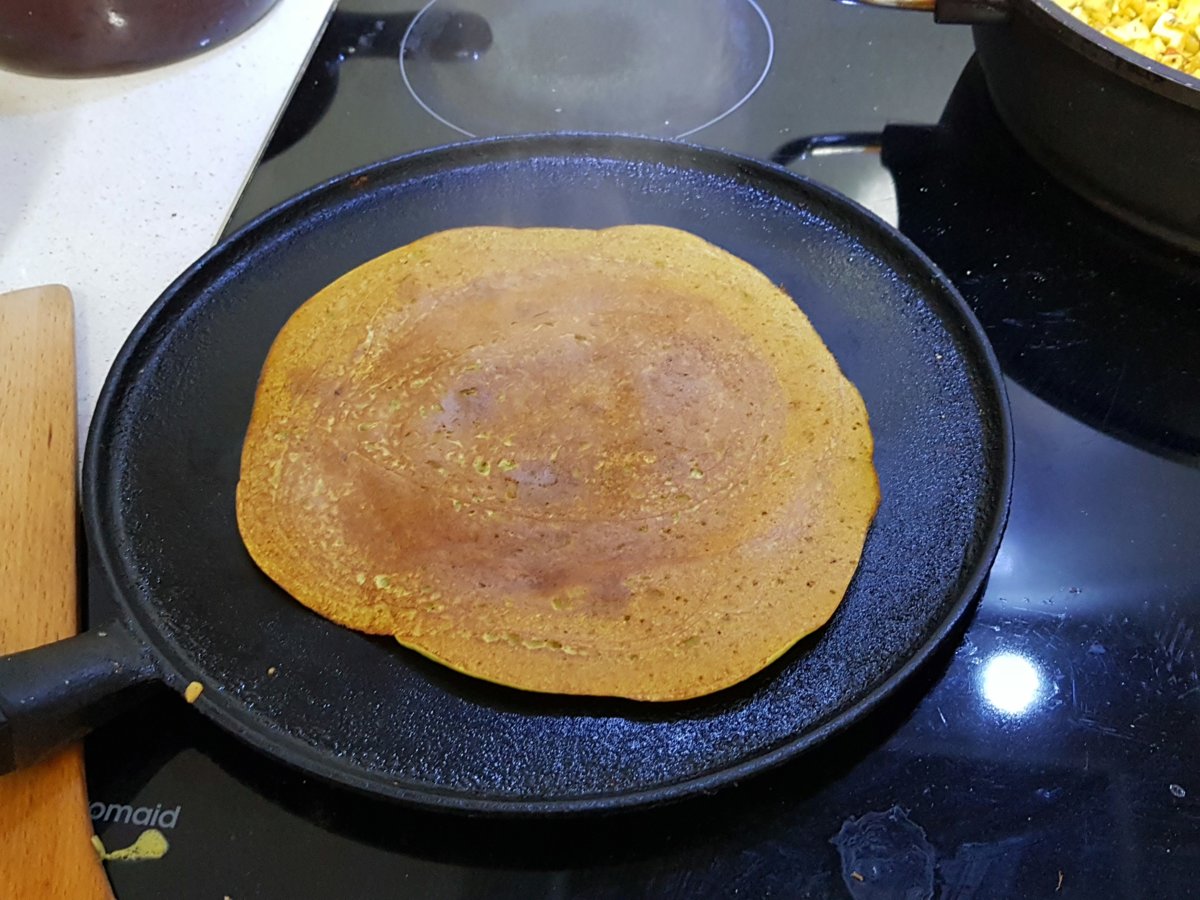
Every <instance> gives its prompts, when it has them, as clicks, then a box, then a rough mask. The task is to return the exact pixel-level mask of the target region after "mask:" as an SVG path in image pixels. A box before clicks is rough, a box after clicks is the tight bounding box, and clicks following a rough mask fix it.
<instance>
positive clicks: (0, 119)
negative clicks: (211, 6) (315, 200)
mask: <svg viewBox="0 0 1200 900" xmlns="http://www.w3.org/2000/svg"><path fill="white" fill-rule="evenodd" d="M331 5H332V0H283V2H281V3H280V4H279V5H278V6H277V7H276V8H275V9H273V10H272V11H271V12H270V13H268V14H267V16H265V17H264V18H263V20H262V21H260V22H259V23H258V24H257V25H255V26H254V27H253V28H251V29H250V30H249V31H247V32H246V33H245V34H243V35H241V36H240V37H238V38H236V39H234V40H233V41H230V42H229V43H227V44H224V45H222V46H220V47H216V48H214V49H212V50H210V51H208V52H207V53H204V54H202V55H200V56H198V57H195V58H193V59H189V60H185V61H183V62H180V63H176V64H174V65H170V66H165V67H162V68H158V69H152V70H149V71H146V72H139V73H136V74H132V75H122V76H116V77H108V78H91V79H73V80H60V79H50V78H34V77H28V76H24V75H17V74H14V73H11V72H5V71H0V292H3V291H8V290H16V289H19V288H23V287H32V286H34V285H38V284H45V283H50V282H57V283H61V284H65V285H67V287H69V288H70V289H71V291H72V293H73V294H74V296H75V306H76V311H75V315H76V351H77V358H78V370H79V374H78V381H79V424H80V435H81V436H82V435H83V434H85V433H86V428H87V424H88V422H89V421H90V419H91V412H92V408H93V406H94V404H95V401H96V396H97V394H98V393H99V390H100V386H101V384H102V383H103V381H104V377H105V375H106V374H107V372H108V368H109V365H110V364H111V363H112V360H113V357H114V356H115V355H116V353H117V351H118V350H119V349H120V346H121V344H122V342H123V341H124V340H125V337H126V335H127V334H128V333H129V331H130V330H131V329H132V328H133V326H134V324H135V323H136V322H137V320H138V319H139V318H140V317H141V315H142V313H143V312H145V310H146V308H147V307H148V306H149V305H150V304H151V303H152V302H153V301H154V299H155V298H156V297H157V296H158V294H159V293H160V292H161V291H162V290H163V288H165V287H166V286H167V285H168V284H170V283H171V281H172V280H173V279H174V278H175V277H176V276H177V275H178V274H179V273H180V272H182V271H183V270H184V269H185V268H186V267H187V266H188V265H189V264H190V263H191V262H192V261H193V260H195V259H196V258H197V257H199V256H200V255H201V254H203V253H204V251H205V250H207V249H208V248H209V247H210V246H211V245H212V243H213V242H214V240H215V239H216V237H217V235H218V234H219V232H220V231H221V229H222V227H223V226H224V224H225V221H226V219H227V217H228V215H229V211H230V209H231V208H232V207H233V204H234V201H235V200H236V198H237V196H238V194H239V192H240V190H241V188H242V185H243V184H244V182H245V179H246V177H247V175H248V174H249V172H250V170H251V168H252V167H253V165H254V162H255V160H256V159H257V157H258V155H259V153H260V151H261V149H262V147H263V145H264V143H265V141H266V139H267V137H268V136H269V134H270V131H271V127H272V125H273V124H274V122H275V119H276V117H277V115H278V114H279V110H280V109H281V108H282V106H283V103H284V101H285V100H286V99H287V96H288V94H289V91H290V89H291V87H292V84H293V82H294V80H295V78H296V75H297V73H298V72H299V71H300V69H301V68H302V66H303V64H304V62H305V60H306V58H307V56H308V54H309V52H310V50H311V48H312V45H313V43H314V41H315V39H316V37H317V35H318V33H319V31H320V29H321V26H322V23H323V22H324V20H325V18H326V16H327V15H328V13H329V10H330V7H331Z"/></svg>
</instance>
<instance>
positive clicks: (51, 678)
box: [0, 622, 158, 775]
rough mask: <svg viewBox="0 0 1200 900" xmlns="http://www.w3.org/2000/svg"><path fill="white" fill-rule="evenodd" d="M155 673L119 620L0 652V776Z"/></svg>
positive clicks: (72, 734)
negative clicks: (38, 644)
mask: <svg viewBox="0 0 1200 900" xmlns="http://www.w3.org/2000/svg"><path fill="white" fill-rule="evenodd" d="M157 674H158V672H157V669H156V668H155V666H154V663H153V662H152V661H151V660H150V658H149V655H148V654H147V652H146V648H145V647H144V646H143V645H142V644H141V642H140V641H138V639H137V638H135V637H134V636H133V635H132V634H131V633H130V632H129V629H128V628H127V627H126V626H125V625H124V624H122V623H120V622H111V623H109V624H108V625H105V626H102V627H100V628H94V629H91V630H89V631H85V632H84V633H83V634H78V635H75V636H74V637H69V638H66V639H64V640H61V641H56V642H54V643H53V644H47V645H46V646H44V647H35V648H33V649H32V650H23V651H21V652H20V653H11V654H9V655H8V656H0V775H4V774H6V773H8V772H12V771H14V770H16V769H22V768H24V767H25V766H29V765H32V764H33V763H35V762H37V761H38V760H39V759H41V758H42V757H44V756H46V755H47V754H49V753H50V752H51V751H52V750H57V749H58V748H59V747H61V746H63V745H64V744H68V743H70V742H71V741H75V740H78V739H79V738H81V737H83V736H84V735H85V734H87V733H88V732H89V731H91V730H92V729H93V728H95V727H96V726H98V725H101V724H103V723H104V722H105V721H107V720H108V719H109V718H111V717H112V716H114V715H116V713H118V712H119V711H121V710H122V709H123V708H124V707H125V706H126V701H128V700H129V699H131V695H133V694H134V693H135V692H134V691H133V690H132V689H133V688H135V687H137V686H138V685H142V684H145V683H146V682H149V681H151V680H153V679H155V678H156V677H157Z"/></svg>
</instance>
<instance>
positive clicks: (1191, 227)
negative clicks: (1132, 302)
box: [855, 0, 1200, 251]
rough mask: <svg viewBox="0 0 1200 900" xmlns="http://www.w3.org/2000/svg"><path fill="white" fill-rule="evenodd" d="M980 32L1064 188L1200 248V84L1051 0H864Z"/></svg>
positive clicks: (1006, 103) (992, 78)
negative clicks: (922, 12)
mask: <svg viewBox="0 0 1200 900" xmlns="http://www.w3.org/2000/svg"><path fill="white" fill-rule="evenodd" d="M855 2H860V3H864V4H866V5H871V6H887V7H892V8H901V9H917V10H925V11H932V12H933V13H934V17H935V18H936V19H937V20H938V21H939V22H948V23H962V24H971V25H974V28H973V33H974V38H975V47H976V50H977V51H978V55H979V61H980V64H981V66H982V67H983V72H984V77H985V78H986V80H987V85H988V91H989V93H990V94H991V96H992V101H993V103H994V104H995V106H996V110H997V111H998V112H999V114H1000V117H1001V119H1003V121H1004V123H1005V125H1006V126H1007V127H1008V128H1009V130H1010V131H1011V132H1012V133H1013V135H1014V136H1015V137H1016V138H1017V140H1018V141H1019V142H1020V143H1021V144H1022V146H1023V147H1024V148H1025V150H1027V151H1028V152H1029V154H1030V155H1031V156H1033V157H1034V158H1035V159H1037V160H1038V161H1039V162H1041V163H1042V164H1043V165H1044V166H1046V168H1048V169H1049V170H1050V171H1051V172H1053V173H1054V175H1055V176H1056V177H1057V178H1059V179H1060V180H1061V181H1062V182H1063V183H1065V184H1067V185H1068V186H1070V187H1071V188H1072V189H1074V190H1075V191H1076V192H1078V193H1079V194H1081V195H1082V196H1084V197H1086V198H1087V199H1088V200H1090V201H1092V202H1093V203H1095V204H1096V205H1097V206H1100V207H1102V208H1103V209H1106V210H1108V211H1109V212H1112V213H1114V214H1115V215H1117V216H1119V217H1121V218H1123V219H1125V220H1126V221H1128V222H1130V223H1131V224H1133V225H1135V226H1137V227H1138V228H1141V229H1142V230H1144V231H1147V232H1150V233H1152V234H1156V235H1158V236H1160V237H1163V238H1165V239H1167V240H1169V241H1172V242H1174V243H1176V244H1181V245H1183V246H1185V247H1188V248H1190V249H1192V250H1194V251H1200V176H1198V175H1197V173H1200V79H1198V78H1194V77H1192V76H1189V75H1184V74H1183V73H1182V72H1178V71H1176V70H1175V69H1172V68H1170V67H1169V66H1165V65H1162V64H1161V63H1158V62H1155V61H1154V60H1151V59H1149V58H1148V57H1145V56H1142V55H1140V54H1138V53H1134V52H1133V51H1132V50H1129V49H1128V48H1126V47H1123V46H1121V45H1120V44H1118V43H1117V42H1115V41H1112V40H1109V39H1108V38H1106V37H1104V36H1103V35H1102V34H1100V32H1098V31H1096V30H1094V29H1092V28H1089V27H1088V26H1087V25H1084V24H1083V23H1081V22H1079V21H1078V20H1076V19H1075V18H1074V17H1072V16H1071V15H1070V14H1069V13H1067V12H1066V11H1065V10H1063V9H1061V8H1059V7H1058V6H1056V5H1055V4H1054V2H1053V0H855Z"/></svg>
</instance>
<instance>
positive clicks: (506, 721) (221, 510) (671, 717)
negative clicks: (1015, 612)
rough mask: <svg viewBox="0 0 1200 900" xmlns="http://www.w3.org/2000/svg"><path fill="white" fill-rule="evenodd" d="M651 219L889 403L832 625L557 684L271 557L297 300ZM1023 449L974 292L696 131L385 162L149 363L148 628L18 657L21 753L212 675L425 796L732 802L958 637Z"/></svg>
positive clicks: (235, 242) (269, 733)
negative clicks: (498, 677) (402, 249)
mask: <svg viewBox="0 0 1200 900" xmlns="http://www.w3.org/2000/svg"><path fill="white" fill-rule="evenodd" d="M628 222H649V223H659V224H664V225H673V226H678V227H681V228H685V229H688V230H690V231H693V232H695V233H697V234H699V235H701V236H702V237H705V238H707V239H708V240H710V241H713V242H714V243H716V244H718V245H720V246H722V247H725V248H726V249H728V250H730V251H732V252H733V253H735V254H737V255H738V256H741V257H743V258H744V259H746V260H748V261H750V262H751V263H753V264H754V265H756V266H758V267H760V268H761V269H762V270H763V271H765V272H766V273H767V274H768V275H769V276H770V277H771V278H772V279H773V280H774V281H776V282H778V283H780V284H782V285H783V286H784V287H785V288H786V289H787V290H788V292H789V293H790V294H791V295H792V296H793V297H795V298H796V299H797V301H798V302H799V303H800V304H801V306H802V307H803V308H804V309H805V311H806V312H807V313H808V314H809V316H810V317H811V319H812V321H813V323H814V325H815V326H816V327H817V329H818V330H819V331H820V333H821V335H822V336H823V338H824V339H825V341H826V343H827V344H828V345H829V346H830V348H831V349H832V350H833V352H834V354H835V355H836V356H837V358H838V360H839V362H840V363H841V365H842V367H843V368H844V370H845V372H846V373H847V375H848V376H849V377H850V378H851V379H852V380H853V381H854V382H855V383H856V384H857V385H858V387H859V389H860V390H861V392H862V394H863V395H864V397H865V399H866V403H867V407H868V411H869V413H870V416H871V422H872V428H873V430H874V433H875V439H876V465H877V468H878V470H879V475H880V479H881V482H882V490H883V504H882V507H881V508H880V511H879V515H878V518H877V520H876V522H875V524H874V526H873V528H872V530H871V532H870V535H869V537H868V540H867V544H866V547H865V550H864V555H863V561H862V564H861V567H860V569H859V571H858V573H857V575H856V577H855V579H854V581H853V583H852V585H851V587H850V590H849V593H848V595H847V597H846V599H845V601H844V603H843V604H842V606H841V607H840V608H839V610H838V612H837V613H836V614H835V616H834V618H833V620H832V621H831V622H830V624H829V625H828V626H827V627H826V628H825V629H824V630H822V631H821V632H819V633H818V634H817V635H815V636H813V637H810V638H808V639H806V640H805V641H803V642H801V644H799V645H798V646H797V647H795V648H794V649H793V650H792V651H791V652H789V653H787V654H785V655H784V657H783V658H782V659H781V660H779V661H778V662H777V663H775V664H774V665H772V666H771V667H770V668H769V669H767V670H766V671H764V672H762V673H760V674H759V675H757V676H756V677H754V678H752V679H750V680H749V681H747V682H745V683H743V684H741V685H739V686H736V687H734V688H730V689H728V690H725V691H722V692H720V693H718V694H714V695H711V696H709V697H706V698H702V699H699V700H694V701H688V702H682V703H671V704H647V703H636V702H632V701H618V700H604V699H579V698H570V697H559V696H546V695H537V694H528V693H523V692H520V691H515V690H511V689H507V688H502V687H498V686H495V685H490V684H486V683H483V682H479V681H476V680H474V679H471V678H467V677H465V676H461V675H458V674H456V673H454V672H451V671H450V670H448V669H445V668H443V667H441V666H438V665H437V664H435V663H432V662H429V661H427V660H425V659H424V658H422V657H420V656H418V655H417V654H416V653H412V652H409V651H407V650H405V649H403V648H401V647H400V646H398V645H397V644H396V643H395V641H393V640H390V639H384V638H372V637H368V636H365V635H362V634H359V633H356V632H353V631H349V630H347V629H344V628H341V627H338V626H336V625H334V624H332V623H330V622H327V621H325V620H324V619H321V618H320V617H318V616H316V615H315V614H313V613H311V612H309V611H308V610H307V609H305V608H304V607H302V606H301V605H300V604H299V603H296V602H295V601H293V600H292V599H291V598H290V597H288V596H287V595H286V594H285V593H283V592H282V591H281V590H279V589H278V588H277V587H276V586H275V585H274V584H273V583H272V582H271V581H269V580H268V579H267V578H266V577H265V576H263V575H262V574H261V573H260V572H259V571H258V570H257V569H256V568H255V566H254V563H253V562H252V561H251V559H250V557H249V556H248V555H247V553H246V551H245V550H244V549H243V547H242V543H241V541H240V539H239V537H238V531H237V525H236V521H235V516H234V486H235V484H236V482H237V476H238V463H239V456H240V451H241V444H242V438H243V435H244V432H245V429H246V425H247V422H248V420H249V415H250V408H251V404H252V402H253V398H254V388H255V383H256V380H257V377H258V373H259V369H260V367H261V365H262V362H263V359H264V358H265V356H266V353H267V349H268V347H269V346H270V344H271V341H272V339H273V338H274V336H275V334H276V333H277V332H278V331H279V329H280V327H281V326H282V325H283V323H284V321H285V320H286V319H287V318H288V316H289V315H290V314H291V313H292V312H293V310H295V309H296V307H297V306H299V305H300V304H301V303H302V302H303V301H304V300H306V299H307V298H308V297H310V296H311V295H312V294H314V293H315V292H316V291H317V290H318V289H320V288H321V287H323V286H324V285H326V284H327V283H329V282H330V281H332V280H333V279H335V278H337V277H338V276H340V275H341V274H343V273H344V272H346V271H348V270H349V269H352V268H353V267H355V266H357V265H359V264H360V263H362V262H365V261H366V260H368V259H371V258H372V257H374V256H376V255H378V254H380V253H383V252H385V251H387V250H390V249H392V248H394V247H396V246H399V245H401V244H405V243H407V242H409V241H412V240H414V239H416V238H418V237H421V236H422V235H426V234H429V233H430V232H433V231H437V230H440V229H445V228H452V227H455V226H462V225H474V224H511V225H565V226H581V227H600V226H606V225H615V224H619V223H628ZM547 402H553V398H547ZM564 412H565V411H564ZM1011 453H1012V445H1011V434H1010V430H1009V422H1008V413H1007V406H1006V400H1005V396H1004V392H1003V387H1002V385H1001V381H1000V377H999V370H998V367H997V364H996V360H995V358H994V357H993V355H992V352H991V350H990V349H989V348H988V346H987V344H986V342H985V341H984V339H983V336H982V332H981V331H980V328H979V326H978V325H977V324H976V322H975V320H974V319H973V318H972V317H971V315H970V313H969V312H968V310H967V308H966V306H965V305H964V304H963V301H962V300H961V299H960V298H959V296H958V295H957V294H956V293H955V291H954V288H953V287H952V286H951V285H950V283H949V282H948V281H947V280H946V279H945V278H944V277H943V276H942V275H940V274H939V273H938V272H937V271H936V270H935V269H934V268H933V266H932V264H931V263H930V262H929V261H928V260H927V259H926V258H925V257H924V256H922V255H921V253H920V252H919V251H918V250H916V249H915V248H914V247H913V245H912V244H910V243H908V242H907V241H906V240H905V239H904V238H903V237H901V236H900V235H899V234H897V233H896V232H895V231H893V230H892V229H890V228H889V227H888V226H887V225H885V224H883V223H882V222H880V221H879V220H877V219H875V218H873V217H872V216H871V215H870V214H869V213H867V212H865V211H864V210H862V209H860V208H858V207H856V206H855V205H854V204H852V203H851V202H849V201H848V200H846V199H844V198H842V197H840V196H838V195H836V194H834V193H832V192H831V191H829V190H827V189H825V188H822V187H819V186H817V185H815V184H811V183H808V182H806V181H803V180H801V179H799V178H796V177H794V176H792V175H790V174H789V173H787V172H785V171H783V170H782V169H777V168H775V167H772V166H770V165H766V164H763V163H759V162H756V161H753V160H749V159H742V158H738V157H735V156H730V155H726V154H723V153H718V152H714V151H710V150H703V149H700V148H696V147H692V146H688V145H683V144H678V143H669V142H659V141H651V140H645V139H636V138H618V137H598V136H586V135H578V136H571V135H560V136H549V137H535V138H517V139H503V140H494V141H482V142H477V143H471V144H462V145H457V146H453V147H448V148H444V149H439V150H433V151H428V152H423V153H418V154H415V155H412V156H408V157H404V158H401V159H397V160H394V161H390V162H385V163H381V164H379V165H375V166H371V167H369V168H366V169H362V170H359V171H357V172H354V173H350V174H348V175H345V176H343V177H341V178H338V179H335V180H334V181H331V182H329V183H327V184H324V185H322V186H320V187H317V188H314V189H313V190H311V191H309V192H308V193H306V194H303V195H301V196H299V197H297V198H295V199H294V200H291V201H289V202H288V203H285V204H284V205H283V206H281V207H279V208H277V209H275V210H273V211H272V212H269V213H267V214H266V215H265V216H263V217H262V218H260V219H259V220H257V221H256V222H254V223H253V224H251V225H249V226H248V227H247V228H245V229H244V230H242V231H241V232H239V233H238V234H236V235H234V236H233V237H231V238H230V239H229V240H228V241H226V242H224V243H223V244H221V245H220V246H219V247H217V248H216V249H214V250H213V251H212V252H210V253H209V254H208V255H206V256H205V257H204V258H203V259H202V260H200V262H198V263H197V264H196V265H195V266H193V267H192V268H191V269H189V270H188V271H187V272H186V273H184V275H183V276H182V277H181V278H180V279H179V280H178V281H177V282H176V283H175V284H174V285H172V286H171V287H170V288H169V289H168V290H167V292H166V293H165V294H164V295H163V296H162V297H161V298H160V299H159V300H158V302H157V303H155V304H154V306H153V307H152V308H151V310H150V311H149V313H147V315H146V317H145V318H144V319H143V320H142V322H141V323H140V324H139V325H138V327H137V329H136V330H135V331H134V333H133V335H132V336H131V337H130V339H129V341H128V342H127V343H126V345H125V347H124V349H123V350H122V351H121V354H120V356H119V357H118V358H117V361H116V363H115V364H114V366H113V369H112V372H111V374H110V375H109V378H108V382H107V384H106V385H105V388H104V391H103V393H102V395H101V397H100V401H99V404H98V407H97V409H96V414H95V419H94V422H93V425H92V430H91V433H90V435H89V438H88V445H87V453H86V459H85V465H84V485H83V498H84V515H85V521H86V526H87V530H88V536H89V538H90V540H91V541H92V542H93V549H94V552H95V555H96V556H97V558H98V559H99V561H100V568H101V570H102V571H103V573H104V576H105V577H106V578H107V579H108V580H109V581H110V582H111V585H110V586H111V587H112V588H113V590H114V593H115V594H116V596H117V597H118V601H119V605H120V607H121V609H122V619H121V620H120V621H116V622H112V623H108V624H107V625H103V626H99V627H96V626H94V627H93V630H92V631H90V632H88V633H87V634H85V635H83V636H80V637H77V638H72V639H70V640H68V641H64V642H61V643H59V644H56V645H52V646H51V647H49V648H41V649H38V650H33V651H28V652H27V653H24V654H17V655H14V656H10V657H7V658H4V659H2V660H0V719H3V720H4V721H2V722H0V756H3V757H4V758H3V760H0V762H2V763H3V765H4V766H5V767H8V768H12V767H13V766H19V765H23V764H26V763H28V762H30V761H32V760H33V759H35V758H36V757H37V756H39V755H40V754H42V753H43V752H45V751H46V750H47V749H48V748H49V747H50V746H52V745H53V744H55V743H58V742H61V741H62V740H64V739H69V738H73V737H76V736H78V735H79V734H81V733H82V732H83V731H84V730H86V729H87V728H88V727H91V726H92V725H94V724H95V723H96V721H97V720H98V718H99V717H101V716H102V715H104V714H105V710H104V709H103V707H104V706H105V705H106V704H111V701H112V699H113V697H115V696H117V695H120V694H122V693H124V694H128V689H129V688H131V687H132V686H134V685H137V684H139V683H142V682H146V681H152V680H161V681H163V682H166V683H167V684H168V685H169V686H170V687H172V688H174V689H176V690H178V691H183V689H184V688H185V686H186V685H187V684H188V683H189V682H191V681H197V682H199V683H200V684H202V685H204V692H203V694H201V695H200V697H199V699H198V700H197V702H196V704H195V706H196V709H197V710H198V711H199V712H200V713H202V714H204V715H206V716H208V717H209V718H211V719H212V720H214V721H215V722H217V723H218V724H220V725H221V726H223V727H224V728H226V729H228V730H229V731H230V732H232V733H234V734H235V735H238V736H239V737H241V738H242V739H244V740H245V741H247V742H248V743H250V744H252V745H253V746H255V747H257V748H259V749H260V750H262V751H264V752H266V753H268V754H270V755H271V756H273V757H275V758H277V759H279V760H281V761H284V762H286V763H289V764H291V765H293V766H296V767H299V768H300V769H302V770H305V771H307V772H310V773H312V774H315V775H319V776H322V777H324V778H327V779H330V780H332V781H334V782H338V783H340V784H343V785H347V786H349V787H352V788H356V789H358V790H361V791H365V792H367V793H370V794H374V795H377V796H383V797H388V798H393V799H396V800H401V801H407V802H409V803H413V804H417V805H420V806H424V807H429V808H441V809H452V810H460V811H468V812H477V813H508V814H549V813H565V812H587V811H593V810H601V809H615V808H620V807H630V806H635V805H641V804H648V803H655V802H662V801H667V800H672V799H678V798H682V797H684V796H687V795H691V794H695V793H698V792H705V791H711V790H713V789H715V788H717V787H718V786H721V785H724V784H726V783H729V782H731V781H734V780H736V779H739V778H742V777H744V776H747V775H749V774H751V773H753V772H756V771H758V770H761V769H764V768H767V767H769V766H772V765H774V764H777V763H779V762H781V761H782V760H784V759H787V758H789V757H791V756H794V755H795V754H797V753H799V752H801V751H803V750H805V749H807V748H809V747H812V746H813V745H815V744H817V743H819V742H820V741H822V740H824V739H825V738H826V737H828V736H829V735H830V734H832V733H834V732H836V731H838V730H839V729H842V728H844V727H845V726H847V725H848V724H849V723H851V722H852V721H854V720H856V719H858V718H860V717H861V716H863V715H864V714H865V713H866V712H867V711H868V710H869V709H871V708H872V707H874V706H876V705H878V704H880V703H882V702H885V701H886V699H887V697H888V695H889V694H890V693H891V692H892V691H893V690H894V689H895V688H896V687H897V685H898V684H899V683H900V681H901V680H902V679H903V678H904V677H906V676H907V675H909V674H910V673H911V672H913V671H914V669H915V668H916V667H917V666H918V665H919V664H920V663H921V662H922V661H923V660H924V659H925V658H927V657H928V656H929V655H930V654H931V653H932V652H933V650H934V649H935V647H936V646H937V645H938V644H939V642H941V641H943V640H944V639H945V638H946V637H947V635H949V634H950V633H951V631H952V628H953V626H954V625H955V623H956V622H957V621H958V620H960V619H961V617H962V616H963V614H964V613H965V612H966V611H967V609H968V607H969V605H970V603H971V600H972V598H973V597H974V595H975V594H976V593H977V591H978V590H979V589H980V587H981V585H982V582H983V580H984V577H985V575H986V572H987V569H988V566H989V565H990V563H991V561H992V558H993V556H994V554H995V552H996V546H997V544H998V543H999V540H1000V534H1001V531H1002V529H1003V525H1004V520H1005V515H1006V511H1007V506H1008V497H1009V487H1010V460H1011ZM272 671H273V674H272Z"/></svg>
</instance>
